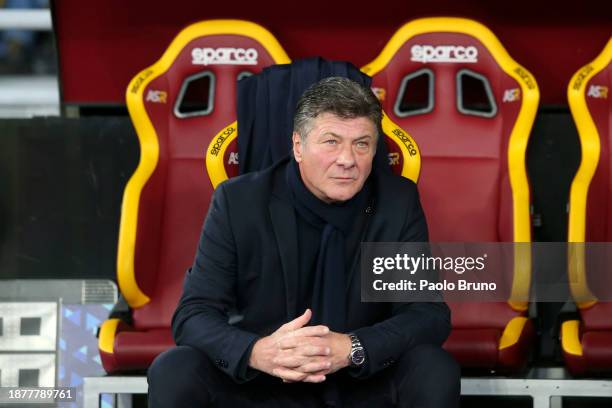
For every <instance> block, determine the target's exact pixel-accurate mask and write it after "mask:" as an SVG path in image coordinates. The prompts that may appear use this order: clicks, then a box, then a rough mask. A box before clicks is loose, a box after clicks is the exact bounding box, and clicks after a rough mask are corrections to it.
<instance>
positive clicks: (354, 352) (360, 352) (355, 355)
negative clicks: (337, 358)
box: [348, 333, 365, 367]
mask: <svg viewBox="0 0 612 408" xmlns="http://www.w3.org/2000/svg"><path fill="white" fill-rule="evenodd" d="M348 336H349V338H350V339H351V352H350V353H349V356H348V360H349V365H350V366H351V367H361V366H362V365H363V363H364V362H365V349H364V348H363V346H362V345H361V342H360V341H359V339H358V338H357V336H355V334H353V333H349V334H348Z"/></svg>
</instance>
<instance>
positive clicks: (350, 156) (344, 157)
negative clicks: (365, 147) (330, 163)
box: [336, 143, 355, 167]
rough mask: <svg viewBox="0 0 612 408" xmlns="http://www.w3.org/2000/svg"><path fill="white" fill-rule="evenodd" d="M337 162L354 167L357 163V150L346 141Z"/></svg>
mask: <svg viewBox="0 0 612 408" xmlns="http://www.w3.org/2000/svg"><path fill="white" fill-rule="evenodd" d="M336 163H337V164H339V165H341V166H343V167H352V166H354V165H355V152H354V151H353V146H352V145H351V144H350V143H344V144H343V145H342V147H341V149H340V153H339V154H338V158H337V159H336Z"/></svg>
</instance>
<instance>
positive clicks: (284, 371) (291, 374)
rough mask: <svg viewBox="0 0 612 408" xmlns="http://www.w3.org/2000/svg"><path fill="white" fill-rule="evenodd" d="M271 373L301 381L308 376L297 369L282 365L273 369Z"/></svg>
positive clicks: (285, 378)
mask: <svg viewBox="0 0 612 408" xmlns="http://www.w3.org/2000/svg"><path fill="white" fill-rule="evenodd" d="M272 374H274V375H275V376H277V377H279V378H282V379H283V380H286V381H302V380H303V379H305V378H306V377H307V376H308V374H306V373H301V372H299V371H294V370H290V369H288V368H283V367H277V368H275V369H273V370H272Z"/></svg>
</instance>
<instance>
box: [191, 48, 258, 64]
mask: <svg viewBox="0 0 612 408" xmlns="http://www.w3.org/2000/svg"><path fill="white" fill-rule="evenodd" d="M257 55H258V54H257V50H256V49H255V48H247V49H246V50H245V49H244V48H194V49H193V50H191V58H192V60H191V63H192V64H194V65H257Z"/></svg>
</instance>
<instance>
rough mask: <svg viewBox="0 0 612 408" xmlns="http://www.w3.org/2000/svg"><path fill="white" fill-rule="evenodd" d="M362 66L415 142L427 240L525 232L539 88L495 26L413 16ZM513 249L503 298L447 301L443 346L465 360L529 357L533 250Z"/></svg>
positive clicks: (521, 238) (491, 366)
mask: <svg viewBox="0 0 612 408" xmlns="http://www.w3.org/2000/svg"><path fill="white" fill-rule="evenodd" d="M362 71H363V72H365V73H366V74H369V75H370V76H372V78H373V84H372V85H373V88H374V90H375V93H376V94H377V95H379V98H380V99H381V100H382V103H383V106H384V108H385V110H386V112H387V113H388V114H389V116H390V118H391V120H392V121H393V122H395V123H397V124H398V125H399V126H400V127H402V128H403V129H406V130H407V132H408V133H410V135H411V136H412V137H413V138H414V140H415V141H416V143H418V145H419V148H420V153H421V160H422V166H421V174H420V178H419V191H420V194H421V201H422V204H423V207H424V210H425V214H426V217H427V220H428V225H429V231H430V240H431V241H432V242H519V243H523V242H531V217H530V192H529V184H528V179H527V173H526V165H525V152H526V148H527V142H528V140H529V134H530V131H531V127H532V124H533V121H534V118H535V115H536V111H537V107H538V101H539V91H538V86H537V83H536V81H535V79H534V78H533V77H532V75H531V74H530V73H529V72H528V71H527V70H526V69H525V68H523V67H522V66H520V65H519V64H518V63H516V62H515V61H514V60H513V59H512V58H511V57H510V55H509V54H508V53H507V51H506V50H505V49H504V47H503V46H502V44H501V43H500V41H499V40H498V39H497V38H496V37H495V35H494V34H493V33H492V32H491V31H490V30H489V29H487V28H486V27H484V26H483V25H481V24H479V23H477V22H475V21H472V20H467V19H461V18H424V19H419V20H414V21H412V22H409V23H407V24H405V25H404V26H402V27H401V28H400V29H399V30H398V31H397V32H396V33H395V34H394V35H393V36H392V38H391V39H390V41H389V42H388V43H387V44H386V46H385V47H384V49H383V50H382V52H381V53H380V55H379V56H378V57H376V59H374V60H373V61H372V62H371V63H369V64H368V65H366V66H364V67H363V68H362ZM515 251H516V252H515V256H514V267H513V271H514V278H513V279H514V281H513V282H514V284H515V287H513V292H512V293H513V295H512V297H511V298H510V299H508V301H507V302H495V303H487V304H482V303H468V302H465V303H451V304H450V306H451V309H452V326H453V330H452V333H451V335H450V337H449V339H448V340H447V342H446V343H445V345H444V347H445V348H446V349H447V350H449V351H450V352H451V353H452V354H453V355H454V356H455V358H456V359H457V361H458V362H459V363H460V364H461V365H462V367H464V368H477V369H485V370H494V371H497V372H516V371H518V370H520V369H521V368H523V367H524V366H525V365H526V363H527V361H528V355H529V350H530V349H531V346H532V343H533V340H534V327H533V323H532V321H531V320H530V319H529V318H528V316H527V309H528V302H527V299H528V295H529V284H530V278H531V252H530V250H529V249H528V248H526V247H525V246H523V247H521V248H520V249H515Z"/></svg>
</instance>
